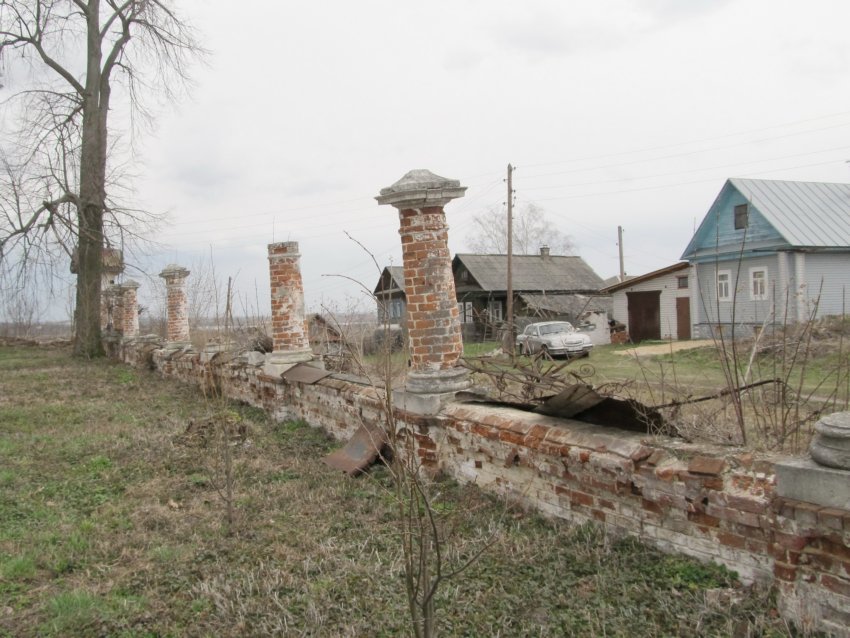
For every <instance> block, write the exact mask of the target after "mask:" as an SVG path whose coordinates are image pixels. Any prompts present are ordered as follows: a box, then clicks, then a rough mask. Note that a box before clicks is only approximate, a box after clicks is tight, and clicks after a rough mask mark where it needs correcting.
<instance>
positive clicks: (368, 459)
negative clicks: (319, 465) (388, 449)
mask: <svg viewBox="0 0 850 638" xmlns="http://www.w3.org/2000/svg"><path fill="white" fill-rule="evenodd" d="M388 442H389V441H388V439H387V433H386V432H385V431H384V430H383V428H379V427H376V426H367V425H365V424H364V425H361V426H360V428H359V429H358V430H357V432H355V433H354V436H352V437H351V438H350V439H349V440H348V443H346V444H345V446H344V447H343V448H341V449H339V450H336V451H334V452H331V453H330V454H328V455H327V456H326V457H325V458H324V459H323V460H324V463H325V465H328V466H330V467H332V468H334V469H336V470H342V471H343V472H345V473H346V474H348V475H350V476H354V475H355V474H359V473H360V472H364V471H365V470H366V468H368V467H369V466H370V465H372V463H374V462H375V461H376V460H377V458H378V456H379V455H380V453H381V450H382V449H383V448H384V446H385V445H387V443H388Z"/></svg>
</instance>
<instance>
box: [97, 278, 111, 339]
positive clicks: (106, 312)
mask: <svg viewBox="0 0 850 638" xmlns="http://www.w3.org/2000/svg"><path fill="white" fill-rule="evenodd" d="M111 288H112V284H106V286H104V287H102V288H101V289H100V331H101V332H103V333H106V332H107V331H108V330H109V327H110V326H111V325H113V323H114V319H113V306H114V303H115V295H114V293H113V292H112V290H111Z"/></svg>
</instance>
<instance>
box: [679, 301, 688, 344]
mask: <svg viewBox="0 0 850 638" xmlns="http://www.w3.org/2000/svg"><path fill="white" fill-rule="evenodd" d="M676 338H677V339H690V338H691V299H690V297H676Z"/></svg>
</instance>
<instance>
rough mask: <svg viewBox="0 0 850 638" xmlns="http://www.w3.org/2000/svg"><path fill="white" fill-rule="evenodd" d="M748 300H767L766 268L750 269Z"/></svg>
mask: <svg viewBox="0 0 850 638" xmlns="http://www.w3.org/2000/svg"><path fill="white" fill-rule="evenodd" d="M750 299H752V300H753V301H761V300H764V299H767V268H766V267H764V266H761V267H759V268H750Z"/></svg>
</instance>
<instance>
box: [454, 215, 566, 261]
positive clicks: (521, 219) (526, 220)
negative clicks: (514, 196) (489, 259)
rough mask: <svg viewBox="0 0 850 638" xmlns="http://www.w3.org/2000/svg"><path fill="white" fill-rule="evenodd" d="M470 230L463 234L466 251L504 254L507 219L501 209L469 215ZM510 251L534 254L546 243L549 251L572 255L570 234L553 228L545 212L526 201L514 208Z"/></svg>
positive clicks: (506, 242) (506, 245) (506, 238)
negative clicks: (470, 219) (468, 249)
mask: <svg viewBox="0 0 850 638" xmlns="http://www.w3.org/2000/svg"><path fill="white" fill-rule="evenodd" d="M472 221H473V230H472V232H470V234H468V235H467V236H466V244H467V246H469V248H470V250H473V251H475V252H478V253H493V254H497V255H505V254H507V252H508V220H507V214H506V213H505V211H504V210H503V209H501V208H496V207H493V208H489V209H488V210H486V211H485V212H483V213H479V214H478V215H475V216H473V218H472ZM513 235H514V241H513V252H514V254H515V255H531V254H535V253H537V251H538V250H539V249H540V247H541V246H549V249H550V250H551V252H552V253H553V254H557V255H572V254H575V245H574V244H573V240H572V238H571V237H569V236H568V235H566V234H565V233H562V232H561V231H559V230H558V229H557V228H555V227H554V226H553V225H552V223H551V222H550V221H549V220H548V219H547V218H546V213H545V211H544V210H543V209H542V208H541V207H540V206H537V205H536V204H526V205H525V206H521V207H518V208H515V209H514V219H513Z"/></svg>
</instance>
